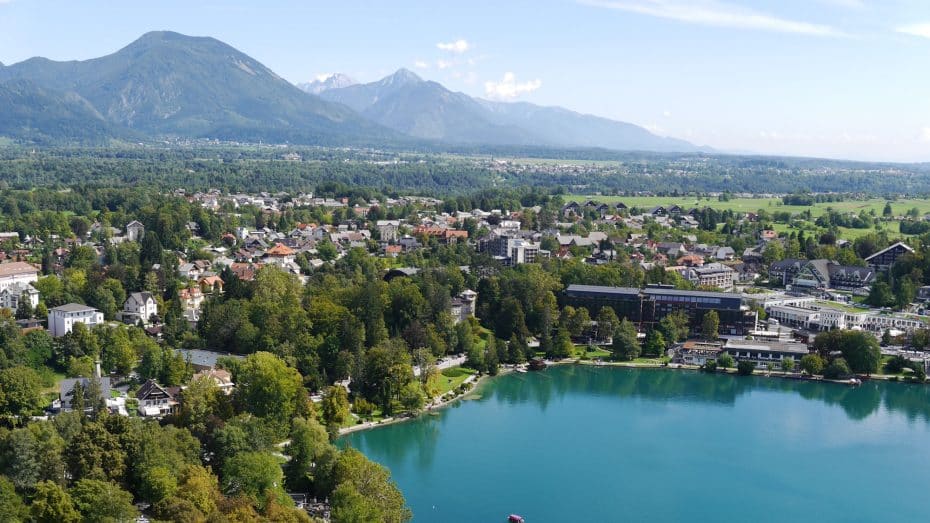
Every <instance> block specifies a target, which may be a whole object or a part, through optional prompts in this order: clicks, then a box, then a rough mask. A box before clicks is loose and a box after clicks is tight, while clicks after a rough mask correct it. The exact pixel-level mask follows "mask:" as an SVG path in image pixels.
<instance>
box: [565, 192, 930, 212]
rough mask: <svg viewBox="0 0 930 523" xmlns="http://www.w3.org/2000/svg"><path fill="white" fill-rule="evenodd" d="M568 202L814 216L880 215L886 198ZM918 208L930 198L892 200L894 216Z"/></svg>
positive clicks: (579, 197) (926, 207)
mask: <svg viewBox="0 0 930 523" xmlns="http://www.w3.org/2000/svg"><path fill="white" fill-rule="evenodd" d="M564 200H565V201H566V202H568V201H572V200H575V201H577V202H579V203H584V202H586V201H588V200H594V201H597V202H604V203H615V202H623V203H625V204H626V205H627V207H640V208H651V207H655V206H657V205H664V206H666V207H670V206H672V205H678V206H680V207H685V208H691V207H711V208H714V209H719V210H721V211H724V210H733V211H738V212H755V211H758V210H760V209H764V210H766V211H769V212H776V211H789V212H792V213H802V212H804V211H806V210H808V209H809V210H810V211H811V214H812V215H813V216H820V215H821V214H823V213H824V212H826V210H827V208H832V209H835V210H836V211H839V212H855V213H857V214H858V213H859V212H860V211H863V210H864V211H866V212H868V211H869V210H874V211H875V214H876V215H878V216H881V214H882V210H883V209H884V208H885V203H886V202H887V200H884V199H882V198H871V199H868V200H850V201H844V202H830V203H816V204H814V205H812V206H810V207H806V206H803V205H785V204H783V203H782V201H781V198H732V199H730V200H729V201H726V202H721V201H718V200H717V198H714V197H695V196H689V197H677V198H676V197H672V196H597V195H586V194H569V195H565V196H564ZM914 207H916V208H917V210H918V211H919V212H920V213H921V214H928V213H930V199H928V200H896V201H892V202H891V210H892V212H893V213H894V214H895V216H898V215H903V214H904V213H906V212H907V211H908V210H909V209H912V208H914Z"/></svg>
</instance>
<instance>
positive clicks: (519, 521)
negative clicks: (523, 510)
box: [507, 514, 523, 523]
mask: <svg viewBox="0 0 930 523" xmlns="http://www.w3.org/2000/svg"><path fill="white" fill-rule="evenodd" d="M507 521H508V522H509V523H523V516H518V515H516V514H511V515H510V516H509V517H508V518H507Z"/></svg>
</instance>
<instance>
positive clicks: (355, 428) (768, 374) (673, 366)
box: [339, 358, 926, 438]
mask: <svg viewBox="0 0 930 523" xmlns="http://www.w3.org/2000/svg"><path fill="white" fill-rule="evenodd" d="M545 362H546V366H547V367H549V366H557V365H580V366H588V367H623V368H630V369H667V370H686V371H696V372H700V371H701V368H700V367H699V366H696V365H684V364H681V363H669V364H667V365H663V364H661V363H635V362H626V361H602V360H582V359H577V358H576V359H571V358H566V359H564V360H558V361H550V360H545ZM518 367H519V366H517V365H511V366H507V367H505V366H501V368H500V371H499V372H498V373H497V374H495V375H494V376H491V375H489V374H481V375H479V376H477V377H476V378H475V380H474V381H472V382H468V383H473V384H474V385H473V386H472V387H471V388H470V389H468V390H467V391H465V392H464V393H462V394H459V395H457V396H454V397H452V398H450V399H448V400H445V401H439V402H436V403H432V404H430V406H429V407H428V408H424V409H423V410H422V411H420V412H418V413H416V414H414V415H409V416H395V417H391V418H385V419H382V420H380V421H367V422H365V423H359V424H356V425H352V426H350V427H343V428H341V429H339V437H340V438H341V437H343V436H346V435H348V434H352V433H353V432H360V431H363V430H370V429H376V428H378V427H386V426H388V425H394V424H396V423H403V422H405V421H412V420H415V419H417V418H420V417H422V416H427V415H429V414H430V413H432V412H434V411H437V410H441V409H444V408H446V407H448V406H450V405H452V404H453V403H455V402H457V401H460V400H464V399H465V398H467V397H468V395H469V394H472V393H473V392H475V391H476V390H477V389H478V387H479V386H480V385H481V384H482V383H484V382H485V381H486V380H487V379H489V378H498V377H500V376H505V375H507V374H512V373H514V372H516V369H517V368H518ZM528 372H539V371H528ZM708 374H721V375H736V374H737V372H736V369H735V368H734V369H717V370H715V371H714V372H713V373H708ZM752 375H753V376H760V377H763V378H778V379H788V380H794V381H811V382H816V383H834V384H837V385H846V386H847V387H851V386H855V384H854V383H853V382H851V381H850V380H848V379H847V380H830V379H826V378H822V377H821V378H817V377H811V376H804V375H801V374H793V373H786V372H783V371H755V372H753V374H752ZM895 378H897V376H890V375H887V374H873V375H872V376H870V377H869V380H870V381H871V380H877V381H889V382H898V383H908V382H907V381H902V380H900V379H895ZM925 384H926V383H924V385H925Z"/></svg>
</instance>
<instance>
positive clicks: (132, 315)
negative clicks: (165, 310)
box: [123, 292, 158, 325]
mask: <svg viewBox="0 0 930 523" xmlns="http://www.w3.org/2000/svg"><path fill="white" fill-rule="evenodd" d="M153 316H158V303H157V302H156V301H155V296H153V295H152V293H151V292H133V293H131V294H130V295H129V297H128V298H126V302H125V303H123V321H124V322H125V323H133V324H136V323H139V322H142V324H143V325H148V324H149V322H150V321H151V320H152V317H153Z"/></svg>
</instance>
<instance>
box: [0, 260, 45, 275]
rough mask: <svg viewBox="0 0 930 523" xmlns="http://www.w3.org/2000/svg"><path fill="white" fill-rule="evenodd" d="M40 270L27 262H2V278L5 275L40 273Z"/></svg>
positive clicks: (0, 266) (0, 273)
mask: <svg viewBox="0 0 930 523" xmlns="http://www.w3.org/2000/svg"><path fill="white" fill-rule="evenodd" d="M38 272H39V269H37V268H36V267H35V266H34V265H31V264H29V263H26V262H10V263H0V278H2V277H5V276H17V275H20V274H31V273H36V274H38Z"/></svg>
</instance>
